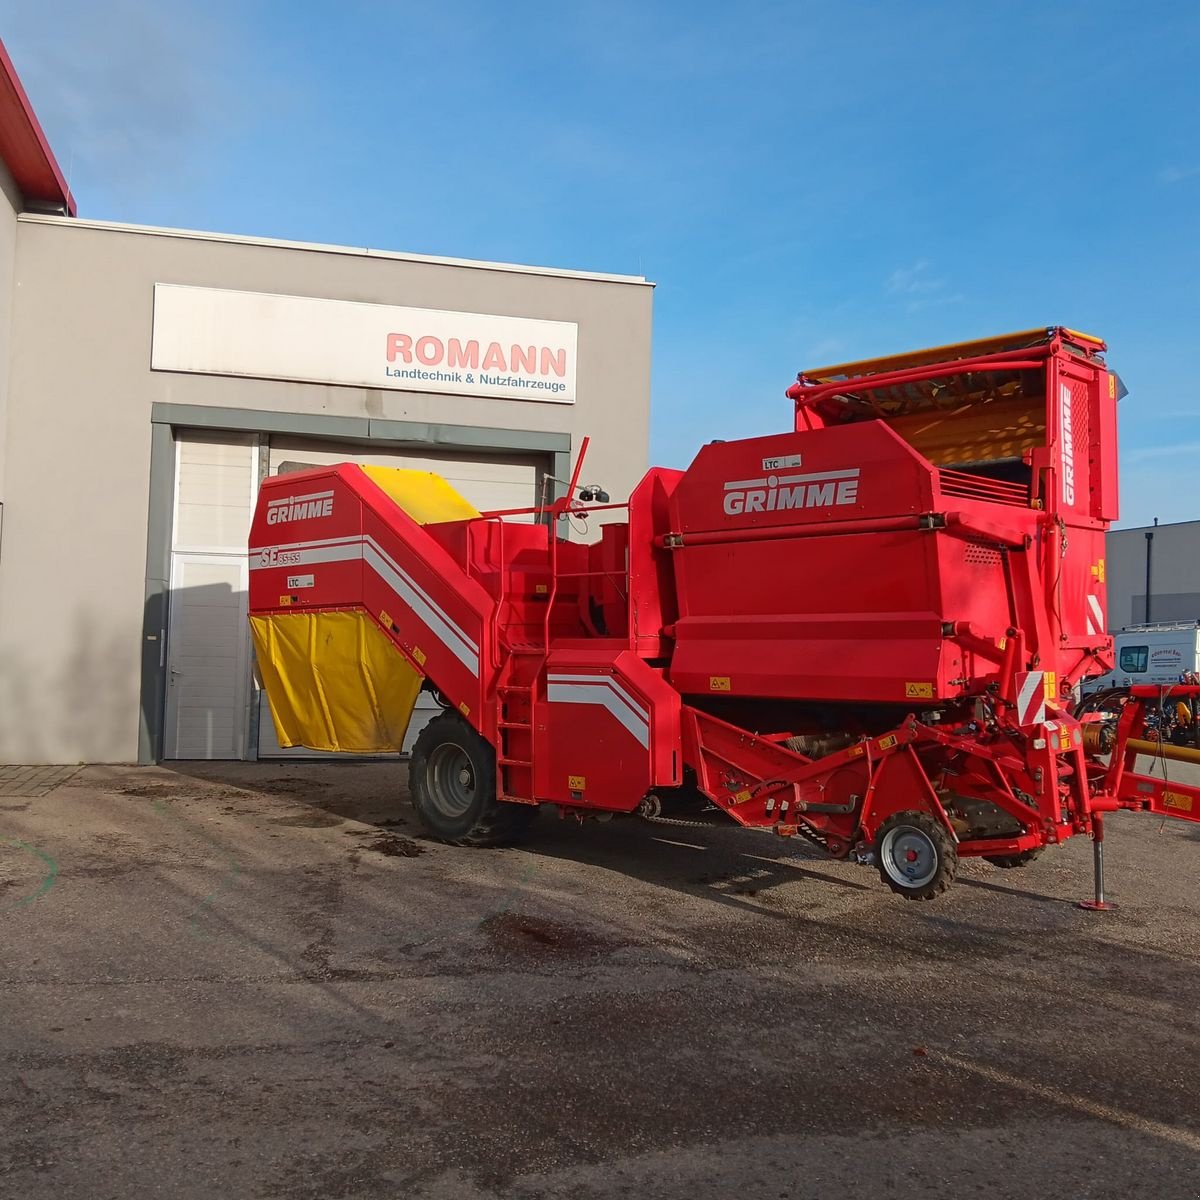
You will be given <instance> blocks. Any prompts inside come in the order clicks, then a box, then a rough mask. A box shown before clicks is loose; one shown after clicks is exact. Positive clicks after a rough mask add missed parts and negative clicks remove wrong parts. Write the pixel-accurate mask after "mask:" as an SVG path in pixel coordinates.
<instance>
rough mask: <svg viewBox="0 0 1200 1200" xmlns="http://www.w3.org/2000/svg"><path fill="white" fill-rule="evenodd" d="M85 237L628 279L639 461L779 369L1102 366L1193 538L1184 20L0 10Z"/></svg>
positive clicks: (1150, 11)
mask: <svg viewBox="0 0 1200 1200" xmlns="http://www.w3.org/2000/svg"><path fill="white" fill-rule="evenodd" d="M0 32H2V34H3V36H4V38H5V40H6V42H7V44H8V47H9V51H10V53H11V55H12V57H13V59H14V61H15V63H16V65H17V69H18V70H19V71H20V72H21V73H22V75H23V77H24V80H25V83H26V86H27V88H28V90H29V92H30V95H31V98H32V99H33V102H34V104H35V107H36V108H37V109H38V111H39V114H40V115H41V117H42V121H43V124H44V125H45V127H46V129H47V133H48V135H49V137H50V140H51V142H52V144H53V145H54V147H55V149H56V152H57V154H58V156H59V159H60V160H61V162H62V165H63V168H64V170H66V171H67V172H68V173H69V175H70V180H71V184H72V187H73V189H74V191H75V193H76V195H77V196H78V197H79V206H80V214H81V215H83V216H90V217H100V218H111V219H115V220H124V221H134V222H144V223H147V224H161V225H176V226H182V227H194V228H204V229H215V230H222V231H229V232H236V233H247V234H263V235H268V236H273V237H283V238H295V239H300V240H306V241H328V242H339V243H345V244H350V245H369V246H376V247H385V248H388V249H397V250H411V251H417V252H421V253H429V254H446V255H457V256H464V257H475V258H490V259H499V260H505V261H516V262H530V263H542V264H550V265H555V266H566V267H578V268H583V269H591V270H600V271H616V272H631V273H635V274H644V275H647V276H648V277H650V278H651V279H653V280H655V281H656V282H657V284H658V288H657V291H656V293H655V336H654V380H653V435H652V447H651V457H652V461H656V462H662V463H666V464H668V465H676V466H682V465H686V463H687V462H688V461H689V459H690V457H691V455H692V453H693V452H694V450H695V448H696V447H697V446H698V445H699V444H700V443H701V442H703V441H705V440H707V439H709V438H713V437H725V438H732V437H738V436H747V435H751V434H758V433H766V432H772V431H775V430H781V429H785V428H787V427H788V422H789V420H790V406H789V404H788V402H787V401H786V400H785V399H784V396H783V391H784V388H786V387H787V385H788V384H789V383H790V382H791V380H792V379H793V378H794V377H795V374H796V371H797V370H798V369H800V368H801V367H804V366H809V367H811V366H818V365H822V364H823V363H825V362H828V361H831V360H832V361H838V360H843V359H850V358H854V357H864V356H869V355H874V354H881V353H886V352H889V351H894V350H902V349H907V348H910V347H914V346H922V345H929V344H937V343H941V342H948V341H957V340H960V339H964V338H970V337H976V336H983V335H986V334H990V333H995V332H1001V331H1006V330H1010V329H1025V328H1029V327H1031V326H1037V325H1043V324H1060V323H1061V324H1067V325H1072V326H1075V327H1077V328H1082V329H1085V330H1089V331H1092V332H1097V333H1100V334H1101V335H1103V336H1104V337H1105V338H1106V339H1107V340H1108V342H1109V344H1110V346H1111V347H1112V350H1111V353H1110V361H1111V363H1112V364H1113V366H1114V367H1115V368H1116V369H1117V370H1118V371H1119V372H1120V373H1121V375H1122V377H1123V378H1124V380H1125V382H1126V384H1127V386H1128V387H1129V389H1130V395H1129V396H1128V397H1127V398H1126V400H1125V401H1124V402H1123V403H1122V406H1121V407H1122V416H1121V434H1122V468H1123V480H1122V484H1123V486H1122V500H1123V520H1122V524H1137V523H1146V522H1148V521H1149V520H1150V519H1151V518H1152V517H1155V516H1158V517H1160V518H1161V519H1162V520H1164V521H1167V520H1185V519H1196V518H1200V470H1198V466H1200V384H1198V383H1197V377H1196V371H1195V368H1194V366H1193V360H1194V359H1195V357H1196V351H1197V349H1198V342H1200V336H1198V335H1200V134H1198V132H1197V129H1198V127H1200V71H1198V70H1197V63H1198V62H1200V5H1197V4H1195V3H1155V2H1153V0H1150V2H1146V3H1141V4H1137V5H1134V4H1129V3H1106V2H1104V0H1100V2H1091V3H1087V4H1084V3H1075V2H1073V0H1066V2H1062V3H1058V4H1055V5H1046V4H1044V3H1036V4H1035V3H1022V2H1019V0H1017V2H1009V3H1001V2H997V0H982V2H979V3H973V4H966V3H962V2H961V0H960V2H959V3H921V2H919V0H912V2H909V3H903V4H902V3H896V2H892V3H874V4H872V3H854V2H842V3H833V2H824V0H822V2H819V3H803V2H798V3H790V4H777V3H754V2H752V0H743V3H741V4H740V5H737V6H734V5H729V4H722V5H716V4H708V3H704V2H700V0H696V2H693V3H687V4H683V3H658V4H655V3H652V2H642V3H636V2H633V3H631V2H627V0H605V2H603V3H593V2H590V0H585V2H582V3H574V4H572V3H566V4H556V5H551V4H528V3H519V2H518V3H506V4H499V3H493V4H487V3H469V2H456V0H439V3H437V4H432V3H426V4H420V5H417V4H407V3H360V2H355V0H343V2H341V3H328V4H326V3H312V2H305V0H297V2H294V3H290V4H282V3H266V2H263V3H256V2H254V0H244V2H242V3H231V2H229V0H213V2H210V3H204V4H201V3H183V2H180V0H157V2H154V3H151V2H148V0H114V2H112V3H97V2H95V0H92V2H86V0H39V3H37V4H33V3H31V2H30V0H0Z"/></svg>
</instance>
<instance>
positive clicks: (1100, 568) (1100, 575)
mask: <svg viewBox="0 0 1200 1200" xmlns="http://www.w3.org/2000/svg"><path fill="white" fill-rule="evenodd" d="M1096 578H1097V579H1098V580H1099V581H1100V582H1101V583H1103V582H1104V559H1101V560H1100V561H1099V562H1098V563H1097V564H1096Z"/></svg>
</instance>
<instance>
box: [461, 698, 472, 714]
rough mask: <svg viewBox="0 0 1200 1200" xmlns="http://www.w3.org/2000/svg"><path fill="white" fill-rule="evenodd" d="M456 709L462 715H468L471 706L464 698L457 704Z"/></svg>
mask: <svg viewBox="0 0 1200 1200" xmlns="http://www.w3.org/2000/svg"><path fill="white" fill-rule="evenodd" d="M458 711H459V712H460V713H462V715H463V716H464V717H469V716H470V715H471V706H470V705H469V704H468V703H467V702H466V701H465V700H464V701H463V702H462V703H461V704H460V705H459V706H458Z"/></svg>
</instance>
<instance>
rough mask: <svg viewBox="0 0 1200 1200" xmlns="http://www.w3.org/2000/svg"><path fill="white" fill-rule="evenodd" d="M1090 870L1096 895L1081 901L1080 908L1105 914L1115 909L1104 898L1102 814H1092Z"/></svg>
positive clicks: (1113, 905) (1114, 906)
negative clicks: (1092, 874) (1093, 878)
mask: <svg viewBox="0 0 1200 1200" xmlns="http://www.w3.org/2000/svg"><path fill="white" fill-rule="evenodd" d="M1092 870H1093V873H1094V877H1095V882H1096V895H1095V897H1094V898H1093V899H1091V900H1081V901H1080V902H1079V907H1080V908H1086V909H1088V910H1089V911H1091V912H1107V911H1108V910H1109V909H1110V908H1116V905H1115V904H1110V903H1109V902H1108V901H1107V900H1106V899H1105V898H1104V814H1103V813H1093V814H1092Z"/></svg>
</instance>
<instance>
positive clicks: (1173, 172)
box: [1158, 166, 1200, 183]
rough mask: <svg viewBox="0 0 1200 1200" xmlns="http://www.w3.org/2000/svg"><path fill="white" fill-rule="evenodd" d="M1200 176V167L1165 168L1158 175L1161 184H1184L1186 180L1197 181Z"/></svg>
mask: <svg viewBox="0 0 1200 1200" xmlns="http://www.w3.org/2000/svg"><path fill="white" fill-rule="evenodd" d="M1197 175H1200V166H1195V167H1174V166H1172V167H1163V169H1162V170H1161V171H1159V173H1158V182H1159V183H1182V182H1183V181H1184V180H1185V179H1195V178H1196V176H1197Z"/></svg>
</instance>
